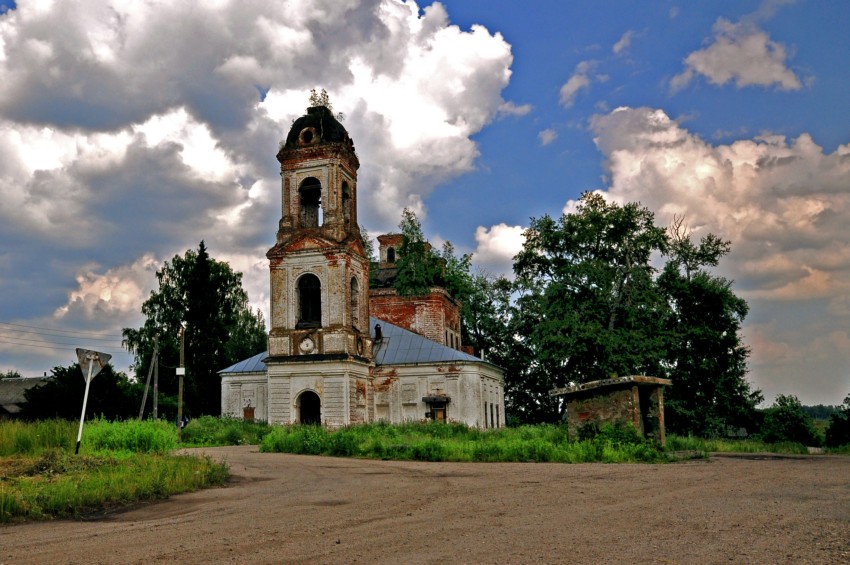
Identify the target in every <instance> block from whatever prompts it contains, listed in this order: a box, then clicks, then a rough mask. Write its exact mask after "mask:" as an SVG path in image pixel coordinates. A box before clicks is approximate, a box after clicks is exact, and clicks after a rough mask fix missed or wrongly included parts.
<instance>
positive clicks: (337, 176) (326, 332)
mask: <svg viewBox="0 0 850 565" xmlns="http://www.w3.org/2000/svg"><path fill="white" fill-rule="evenodd" d="M277 159H278V161H279V162H280V171H281V172H280V174H281V177H282V184H281V202H282V206H281V218H280V222H279V225H278V230H277V237H276V242H275V245H274V247H272V248H271V249H270V250H269V251H268V253H267V254H266V256H267V257H268V259H269V262H270V265H269V266H270V270H271V326H272V327H271V331H270V332H269V357H268V359H266V366H267V367H268V376H269V397H270V398H276V399H278V402H276V403H272V404H271V405H270V406H269V421H270V422H271V423H299V422H301V423H322V424H326V425H330V426H343V425H348V424H353V423H360V422H366V421H369V420H370V419H371V417H370V412H371V410H370V409H369V406H370V401H371V398H370V397H371V393H370V392H369V391H370V390H371V387H370V386H369V379H370V373H369V368H370V366H371V365H372V364H373V360H372V343H371V340H370V336H369V259H368V258H367V257H366V255H365V248H364V243H363V238H362V236H361V234H360V228H359V226H358V223H357V169H358V168H359V166H360V162H359V161H358V159H357V155H356V154H355V151H354V143H353V142H352V140H351V138H350V137H349V135H348V132H346V130H345V128H344V127H343V126H342V124H341V123H340V122H339V121H338V120H337V119H336V118H335V117H334V116H333V114H332V112H331V111H330V110H329V109H328V108H327V107H325V106H314V107H311V108H308V110H307V114H305V115H304V116H301V117H300V118H298V119H297V120H295V122H293V124H292V128H291V129H290V131H289V134H288V135H287V137H286V140H285V141H284V142H283V143H282V145H281V148H280V151H279V152H278V154H277Z"/></svg>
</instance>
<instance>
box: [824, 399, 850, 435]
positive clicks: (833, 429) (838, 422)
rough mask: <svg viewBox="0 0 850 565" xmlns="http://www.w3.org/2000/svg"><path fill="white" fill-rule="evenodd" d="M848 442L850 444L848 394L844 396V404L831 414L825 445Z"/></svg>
mask: <svg viewBox="0 0 850 565" xmlns="http://www.w3.org/2000/svg"><path fill="white" fill-rule="evenodd" d="M848 444H850V394H848V395H847V396H846V397H844V404H843V405H842V406H841V407H840V408H839V409H838V410H837V411H836V412H835V413H833V414H832V416H831V417H830V419H829V427H828V428H827V430H826V445H827V447H839V446H842V445H848Z"/></svg>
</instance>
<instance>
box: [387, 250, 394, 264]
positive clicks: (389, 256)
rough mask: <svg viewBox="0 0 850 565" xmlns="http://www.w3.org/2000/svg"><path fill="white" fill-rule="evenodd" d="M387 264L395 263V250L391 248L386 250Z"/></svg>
mask: <svg viewBox="0 0 850 565" xmlns="http://www.w3.org/2000/svg"><path fill="white" fill-rule="evenodd" d="M387 263H395V249H394V248H392V247H390V248H388V249H387Z"/></svg>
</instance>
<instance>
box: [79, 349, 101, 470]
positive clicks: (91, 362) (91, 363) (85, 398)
mask: <svg viewBox="0 0 850 565" xmlns="http://www.w3.org/2000/svg"><path fill="white" fill-rule="evenodd" d="M95 357H96V356H95V355H92V354H88V355H86V359H87V360H88V362H89V374H88V376H87V377H86V392H85V394H83V413H82V414H80V430H79V431H78V432H77V449H75V450H74V455H79V453H80V440H81V439H83V421H84V420H85V419H86V403H87V402H88V401H89V385H90V384H91V371H92V368H93V367H94V359H95Z"/></svg>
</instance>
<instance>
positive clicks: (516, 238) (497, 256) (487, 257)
mask: <svg viewBox="0 0 850 565" xmlns="http://www.w3.org/2000/svg"><path fill="white" fill-rule="evenodd" d="M524 231H525V228H523V227H522V226H509V225H507V224H497V225H495V226H490V227H489V228H486V227H484V226H478V227H477V228H476V229H475V241H476V243H477V246H476V248H475V252H474V254H473V259H474V260H475V263H476V264H477V265H479V266H481V267H484V268H485V269H487V270H489V271H491V272H493V273H496V274H504V275H507V274H510V273H511V269H512V268H513V258H514V255H516V254H517V253H519V252H520V251H521V250H522V246H523V244H524V243H525V236H524V235H523V232H524Z"/></svg>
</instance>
